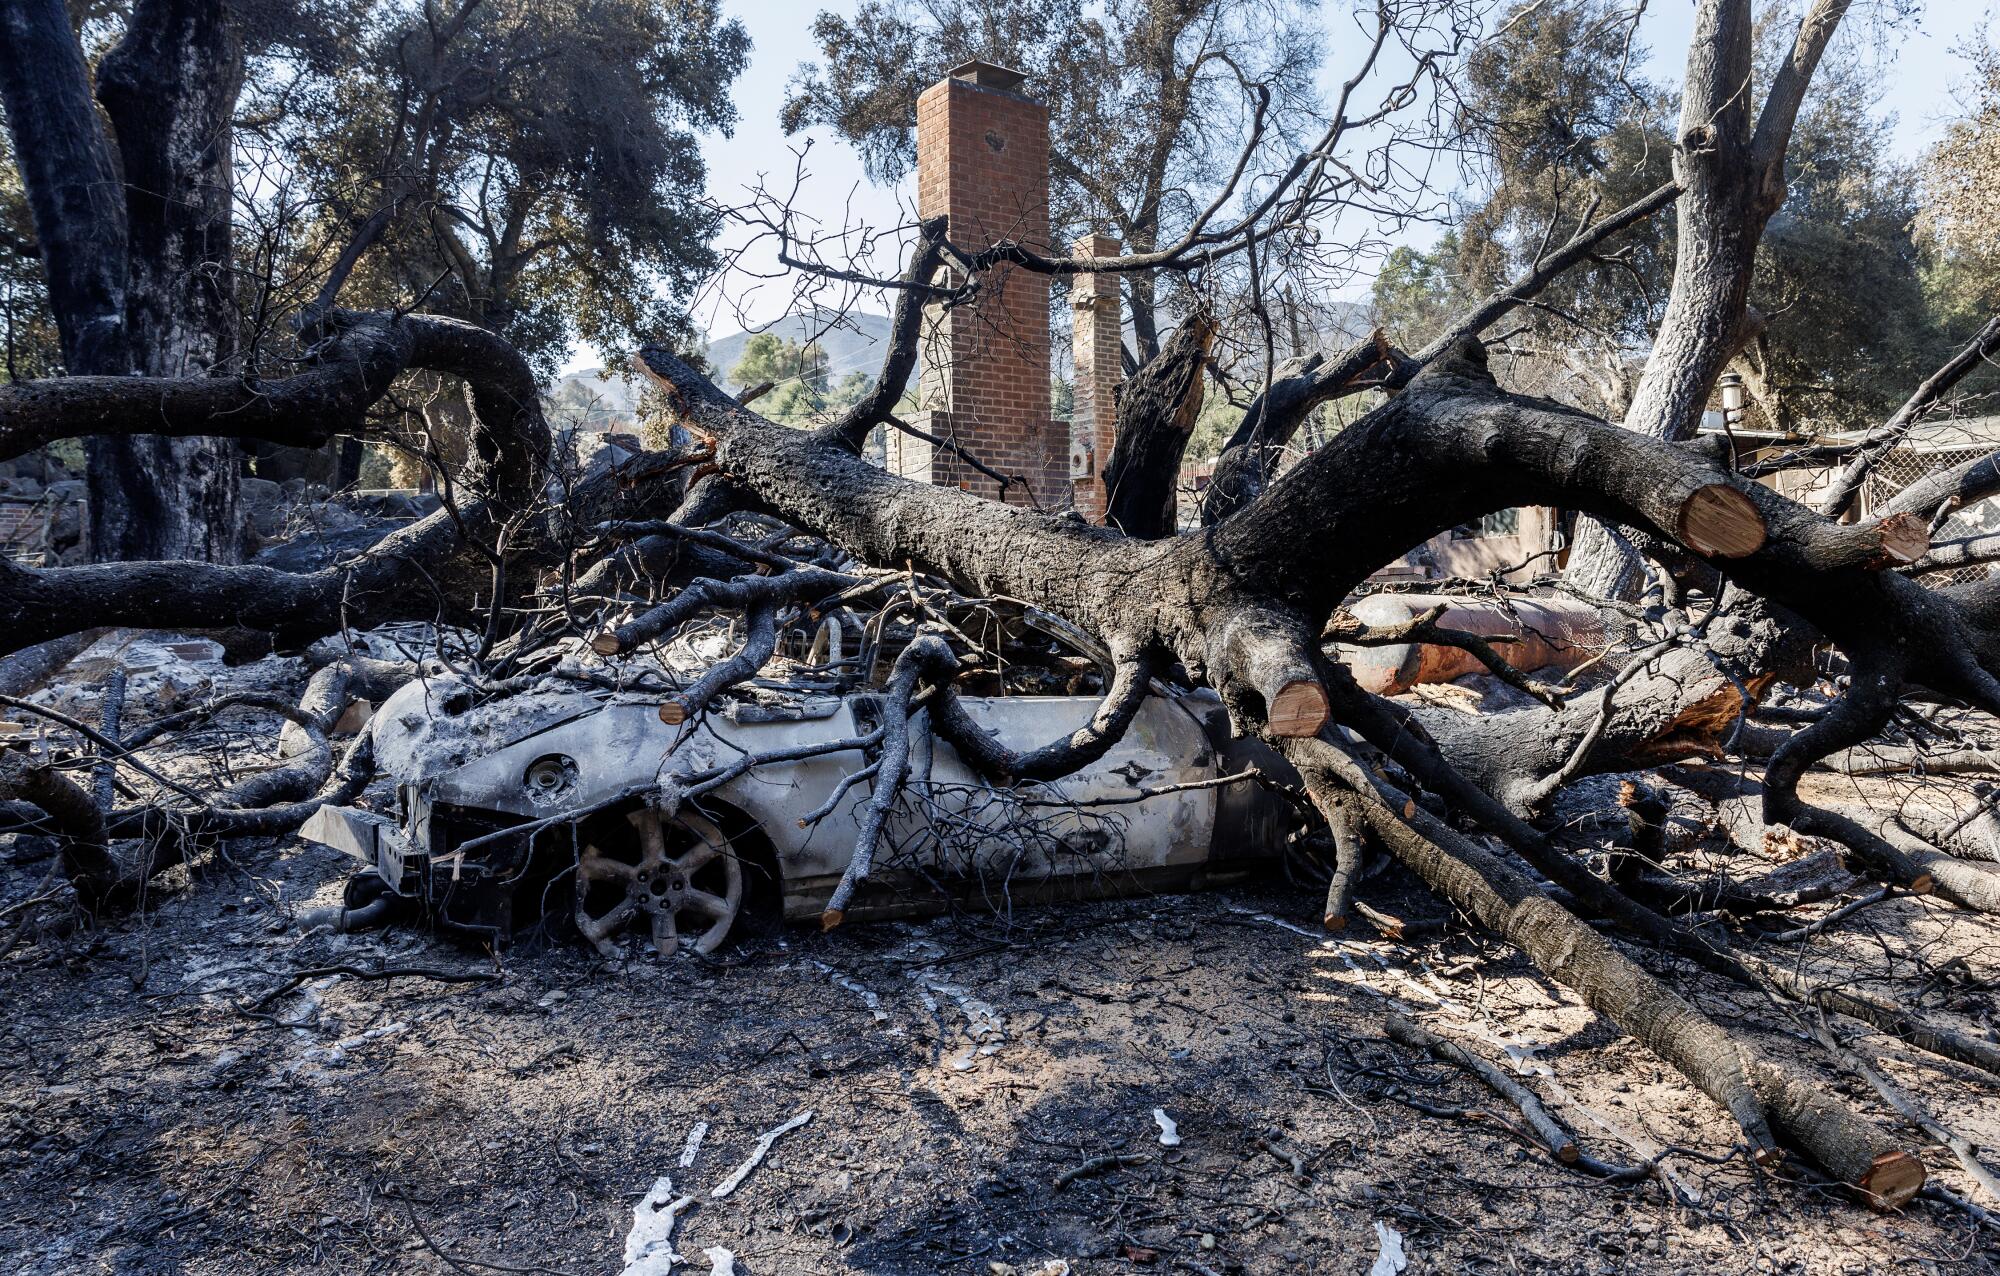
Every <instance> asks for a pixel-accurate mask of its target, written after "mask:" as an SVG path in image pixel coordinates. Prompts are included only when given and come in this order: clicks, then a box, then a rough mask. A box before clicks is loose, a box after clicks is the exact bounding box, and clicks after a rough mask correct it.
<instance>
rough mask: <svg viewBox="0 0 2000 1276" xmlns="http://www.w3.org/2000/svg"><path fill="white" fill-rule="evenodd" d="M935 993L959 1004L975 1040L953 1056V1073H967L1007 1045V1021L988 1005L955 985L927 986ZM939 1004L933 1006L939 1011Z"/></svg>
mask: <svg viewBox="0 0 2000 1276" xmlns="http://www.w3.org/2000/svg"><path fill="white" fill-rule="evenodd" d="M924 987H926V988H928V989H929V990H930V991H931V992H935V993H942V994H943V995H944V996H947V997H949V998H951V999H952V1000H953V1001H955V1002H957V1003H958V1008H959V1010H960V1011H961V1012H963V1013H964V1015H965V1035H966V1036H967V1037H969V1038H971V1040H970V1041H969V1042H968V1043H967V1045H966V1047H965V1048H964V1049H963V1050H960V1051H959V1052H958V1053H957V1054H956V1055H953V1056H952V1060H951V1070H952V1071H953V1072H965V1071H967V1070H968V1069H970V1068H971V1067H972V1065H973V1064H974V1063H976V1062H978V1061H979V1059H980V1058H981V1057H982V1056H985V1055H989V1054H994V1053H996V1052H997V1051H998V1050H999V1049H1000V1047H1001V1046H1003V1045H1005V1044H1006V1043H1007V1021H1006V1019H1005V1018H1003V1017H1002V1016H1001V1014H1000V1012H999V1011H998V1010H996V1009H994V1008H993V1006H992V1005H990V1004H989V1003H987V1002H984V1001H981V1000H979V999H978V998H977V997H974V996H973V995H972V994H971V993H970V992H967V991H966V990H965V989H963V988H960V987H958V986H956V985H954V984H925V985H924ZM935 1004H936V1003H934V1002H933V1003H931V1006H932V1008H933V1009H934V1008H935Z"/></svg>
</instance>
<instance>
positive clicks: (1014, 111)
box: [888, 62, 1070, 510]
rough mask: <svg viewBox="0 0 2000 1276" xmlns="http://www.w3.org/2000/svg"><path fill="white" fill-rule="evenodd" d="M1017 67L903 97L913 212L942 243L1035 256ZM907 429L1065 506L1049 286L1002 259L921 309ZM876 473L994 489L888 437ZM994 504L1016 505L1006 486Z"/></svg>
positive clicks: (1040, 182) (966, 469) (1038, 162)
mask: <svg viewBox="0 0 2000 1276" xmlns="http://www.w3.org/2000/svg"><path fill="white" fill-rule="evenodd" d="M1022 79H1023V77H1022V75H1021V74H1020V73H1019V72H1018V71H1010V70H1008V69H1007V68H1005V67H998V66H993V65H990V64H988V63H985V62H968V63H966V64H965V65H964V66H961V67H957V68H955V69H954V70H953V71H952V72H951V74H950V75H949V76H947V77H946V78H945V79H943V80H940V81H939V82H938V83H936V84H933V85H932V86H931V87H930V88H928V89H926V90H924V93H923V95H922V96H921V97H919V98H918V99H917V211H918V213H919V215H920V216H923V217H935V216H937V215H938V214H939V213H943V214H946V215H947V216H949V217H950V219H951V222H950V225H951V232H950V233H951V238H952V242H954V243H956V244H959V245H961V246H963V247H967V248H983V247H985V246H986V245H988V244H991V243H995V242H997V241H999V240H1003V239H1011V240H1017V241H1019V242H1021V243H1024V244H1027V245H1029V246H1031V247H1034V248H1038V249H1041V250H1043V251H1047V249H1048V236H1049V113H1048V109H1047V108H1046V107H1044V106H1043V105H1042V104H1041V103H1039V102H1036V101H1033V100H1032V99H1030V98H1028V97H1025V96H1023V95H1022V94H1021V93H1020V91H1019V90H1020V86H1021V81H1022ZM925 335H926V345H925V364H924V379H923V384H922V388H921V403H922V410H921V411H920V412H919V413H917V414H916V415H917V418H918V419H917V420H916V421H915V422H914V424H917V425H919V426H921V427H922V428H924V429H925V430H928V431H929V432H930V433H931V434H934V435H937V436H939V437H940V438H944V439H949V440H951V441H952V442H954V443H957V444H958V445H959V446H961V447H963V448H965V449H966V450H967V451H969V452H971V453H972V454H973V455H975V456H977V457H978V458H979V459H980V460H981V461H984V462H985V463H986V464H987V465H989V466H991V467H992V468H994V469H996V470H998V471H1000V472H1001V473H1003V474H1007V475H1015V474H1019V475H1023V476H1025V477H1026V478H1027V480H1028V482H1029V484H1030V485H1031V486H1032V487H1033V488H1034V492H1035V499H1036V501H1038V502H1039V503H1040V504H1041V507H1042V508H1043V509H1047V510H1056V509H1062V508H1064V507H1066V506H1067V505H1068V504H1069V503H1070V483H1069V439H1068V437H1067V436H1066V434H1065V433H1064V432H1062V431H1061V429H1060V428H1059V426H1058V425H1057V423H1056V422H1055V421H1054V420H1053V418H1052V417H1051V416H1050V413H1049V281H1048V277H1047V276H1046V275H1038V274H1033V273H1031V272H1029V271H1025V270H1021V269H1018V268H1016V267H1014V266H1011V265H1006V264H1002V265H1000V266H998V267H996V268H995V269H993V270H991V271H989V272H988V273H987V274H986V276H985V279H984V281H983V283H982V286H981V288H980V292H979V297H978V300H977V301H976V302H974V303H973V304H971V305H966V306H959V307H957V308H955V309H953V310H951V311H949V312H943V311H941V310H933V312H932V314H931V317H930V320H929V324H928V328H927V332H926V334H925ZM888 438H889V456H888V461H889V468H890V469H891V470H892V471H894V472H896V473H898V474H901V475H903V476H904V477H905V478H913V479H919V480H922V481H925V482H930V483H945V484H951V485H954V486H958V487H964V488H966V489H968V490H970V491H974V492H978V493H980V494H981V495H985V496H992V495H996V494H997V489H996V486H995V484H994V482H993V480H992V479H989V478H987V477H986V476H985V475H983V474H981V473H979V472H978V471H977V470H975V469H973V468H972V467H971V466H969V465H967V464H966V463H965V461H964V460H963V459H962V458H961V457H959V456H958V455H956V454H955V453H953V452H951V451H949V450H947V449H945V448H936V447H933V446H932V445H930V444H929V443H926V442H924V441H922V440H920V439H914V438H911V437H910V436H908V435H905V434H902V433H900V432H898V431H894V430H891V431H890V432H889V436H888ZM1007 499H1008V500H1009V501H1011V502H1014V503H1017V504H1026V503H1027V502H1026V497H1025V496H1024V495H1023V494H1022V493H1021V492H1020V490H1019V488H1018V487H1010V488H1009V489H1008V496H1007Z"/></svg>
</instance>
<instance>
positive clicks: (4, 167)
mask: <svg viewBox="0 0 2000 1276" xmlns="http://www.w3.org/2000/svg"><path fill="white" fill-rule="evenodd" d="M0 356H4V362H0V377H5V378H6V379H7V380H9V381H21V380H26V379H28V378H30V377H45V376H49V375H51V374H53V373H54V372H55V371H56V370H57V369H59V368H60V367H61V366H62V344H61V342H59V341H58V340H57V338H56V324H55V316H54V315H53V314H51V313H50V311H49V303H48V290H47V289H46V288H45V287H44V286H43V283H42V263H41V258H40V257H39V255H38V250H37V249H36V247H35V227H34V221H33V219H32V218H31V217H30V216H29V215H28V197H27V193H26V192H25V191H23V190H22V189H21V178H20V174H19V173H18V172H17V171H16V169H15V167H14V156H13V151H12V147H11V144H10V143H9V141H8V137H7V132H6V130H4V129H0Z"/></svg>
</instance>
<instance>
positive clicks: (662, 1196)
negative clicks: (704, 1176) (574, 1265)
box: [619, 1174, 694, 1276]
mask: <svg viewBox="0 0 2000 1276" xmlns="http://www.w3.org/2000/svg"><path fill="white" fill-rule="evenodd" d="M692 1204H694V1198H693V1197H692V1196H681V1197H676V1196H675V1195H674V1181H673V1180H672V1179H671V1178H668V1177H667V1176H666V1175H664V1174H662V1175H661V1176H660V1177H659V1178H657V1179H655V1180H654V1181H653V1188H652V1190H651V1191H649V1192H647V1193H646V1196H645V1199H644V1200H642V1201H640V1202H639V1203H638V1204H637V1205H635V1206H633V1208H632V1230H631V1231H630V1232H627V1233H626V1235H625V1269H624V1271H622V1272H620V1273H619V1276H671V1274H672V1272H673V1270H674V1264H675V1263H679V1262H684V1261H686V1260H685V1259H683V1258H682V1256H681V1255H679V1254H677V1253H675V1252H674V1225H675V1224H676V1223H677V1222H679V1221H680V1216H681V1211H683V1210H685V1209H687V1207H688V1206H690V1205H692Z"/></svg>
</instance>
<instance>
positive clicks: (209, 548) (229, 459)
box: [89, 0, 243, 563]
mask: <svg viewBox="0 0 2000 1276" xmlns="http://www.w3.org/2000/svg"><path fill="white" fill-rule="evenodd" d="M242 86H243V47H242V41H241V40H240V39H239V37H238V35H237V32H236V31H235V29H234V26H233V23H232V19H231V14H230V12H229V9H228V6H226V5H221V4H215V3H212V2H210V0H154V2H152V3H141V4H139V5H137V6H136V7H135V8H134V9H133V12H132V17H131V20H130V23H129V24H128V25H127V27H126V30H125V37H124V39H122V40H120V41H119V43H118V45H117V47H116V48H114V49H113V50H112V51H111V52H110V53H109V54H107V55H106V56H105V58H104V61H103V63H102V64H101V65H100V66H99V68H98V77H97V95H98V99H99V100H100V101H102V102H103V103H104V109H105V113H106V114H107V115H108V116H109V117H110V119H111V123H112V127H113V129H114V130H115V133H116V136H117V140H118V151H119V157H120V159H121V160H122V161H123V164H124V170H125V174H124V175H125V210H126V226H127V238H128V263H129V264H128V268H127V291H126V304H125V308H126V326H127V329H128V332H129V334H130V342H131V350H132V353H133V355H134V358H135V369H134V370H136V371H140V372H144V373H148V374H151V375H154V376H189V375H194V374H198V373H201V372H204V371H207V370H209V369H212V368H216V367H218V366H219V365H221V364H223V363H224V362H225V361H227V360H228V359H230V358H231V357H232V356H233V355H234V354H235V353H236V305H235V297H234V294H235V286H234V280H235V263H234V262H232V261H231V259H230V218H231V213H232V208H231V203H232V200H233V198H234V176H233V173H232V170H231V158H232V152H231V129H230V124H231V118H232V115H233V113H234V111H235V108H236V99H237V95H238V93H239V92H240V91H241V89H242ZM89 459H90V483H91V491H90V522H91V527H90V538H91V550H92V554H93V555H94V556H95V557H96V558H98V559H99V560H121V559H161V558H191V559H197V560H200V561H204V562H217V563H224V562H233V561H235V560H236V559H237V558H238V557H239V556H240V554H241V548H242V547H241V538H240V529H239V528H238V526H237V522H238V520H237V514H236V492H237V477H238V472H239V470H240V468H241V464H242V462H241V453H240V449H239V448H238V446H237V444H236V443H235V441H234V440H231V439H220V438H161V437H157V436H151V435H145V436H124V437H115V438H93V439H91V440H90V443H89Z"/></svg>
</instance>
